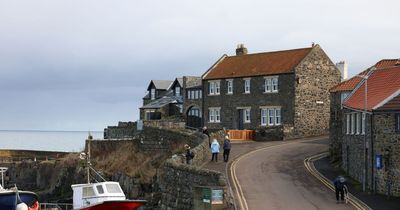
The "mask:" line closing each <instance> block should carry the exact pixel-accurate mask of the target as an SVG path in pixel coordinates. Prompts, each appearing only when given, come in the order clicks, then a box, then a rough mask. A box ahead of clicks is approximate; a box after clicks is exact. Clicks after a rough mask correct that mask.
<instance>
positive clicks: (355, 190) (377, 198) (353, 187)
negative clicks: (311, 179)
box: [314, 157, 400, 210]
mask: <svg viewBox="0 0 400 210" xmlns="http://www.w3.org/2000/svg"><path fill="white" fill-rule="evenodd" d="M314 166H315V168H316V169H317V170H318V172H320V173H321V174H322V175H324V176H325V177H326V178H328V179H329V180H334V179H335V177H337V176H339V175H343V174H344V172H343V171H342V170H341V169H339V168H336V167H334V166H333V165H332V164H331V163H330V161H329V158H328V157H325V158H322V159H319V160H316V161H315V162H314ZM347 179H349V180H350V178H347ZM348 188H349V192H350V193H351V194H353V195H354V196H355V197H357V198H358V199H359V200H361V201H362V202H364V203H365V204H367V205H368V206H369V207H371V208H372V209H377V210H380V209H384V210H400V198H395V197H388V196H386V195H377V194H375V195H374V194H371V193H368V192H362V191H361V190H362V187H361V184H360V183H357V182H355V181H350V182H349V183H348Z"/></svg>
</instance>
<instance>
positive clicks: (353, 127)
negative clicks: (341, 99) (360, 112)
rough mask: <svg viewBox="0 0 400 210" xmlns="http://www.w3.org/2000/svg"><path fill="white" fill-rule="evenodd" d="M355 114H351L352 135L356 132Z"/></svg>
mask: <svg viewBox="0 0 400 210" xmlns="http://www.w3.org/2000/svg"><path fill="white" fill-rule="evenodd" d="M355 124H356V123H355V113H352V114H351V134H354V131H355Z"/></svg>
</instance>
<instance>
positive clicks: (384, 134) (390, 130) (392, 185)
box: [373, 113, 400, 196]
mask: <svg viewBox="0 0 400 210" xmlns="http://www.w3.org/2000/svg"><path fill="white" fill-rule="evenodd" d="M373 119H374V128H375V129H374V132H373V138H374V142H373V147H374V154H378V155H383V160H384V161H383V162H384V163H383V164H384V167H383V169H381V170H375V177H376V191H377V192H378V193H381V194H388V193H389V194H391V195H393V196H400V133H396V131H395V114H394V113H378V114H375V115H374V118H373ZM385 151H387V154H385Z"/></svg>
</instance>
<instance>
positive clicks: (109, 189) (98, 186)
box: [71, 182, 146, 210]
mask: <svg viewBox="0 0 400 210" xmlns="http://www.w3.org/2000/svg"><path fill="white" fill-rule="evenodd" d="M71 187H72V190H73V209H74V210H78V209H79V210H109V209H113V210H133V209H137V208H139V207H140V206H143V205H144V204H146V201H145V200H126V197H125V194H124V192H123V191H122V189H121V187H120V185H119V183H118V182H99V183H89V184H76V185H72V186H71Z"/></svg>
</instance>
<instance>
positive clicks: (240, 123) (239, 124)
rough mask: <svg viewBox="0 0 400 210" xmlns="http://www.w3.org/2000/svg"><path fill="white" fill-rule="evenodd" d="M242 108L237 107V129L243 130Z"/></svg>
mask: <svg viewBox="0 0 400 210" xmlns="http://www.w3.org/2000/svg"><path fill="white" fill-rule="evenodd" d="M243 120H244V119H243V109H238V129H239V130H243V128H244V126H243Z"/></svg>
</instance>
